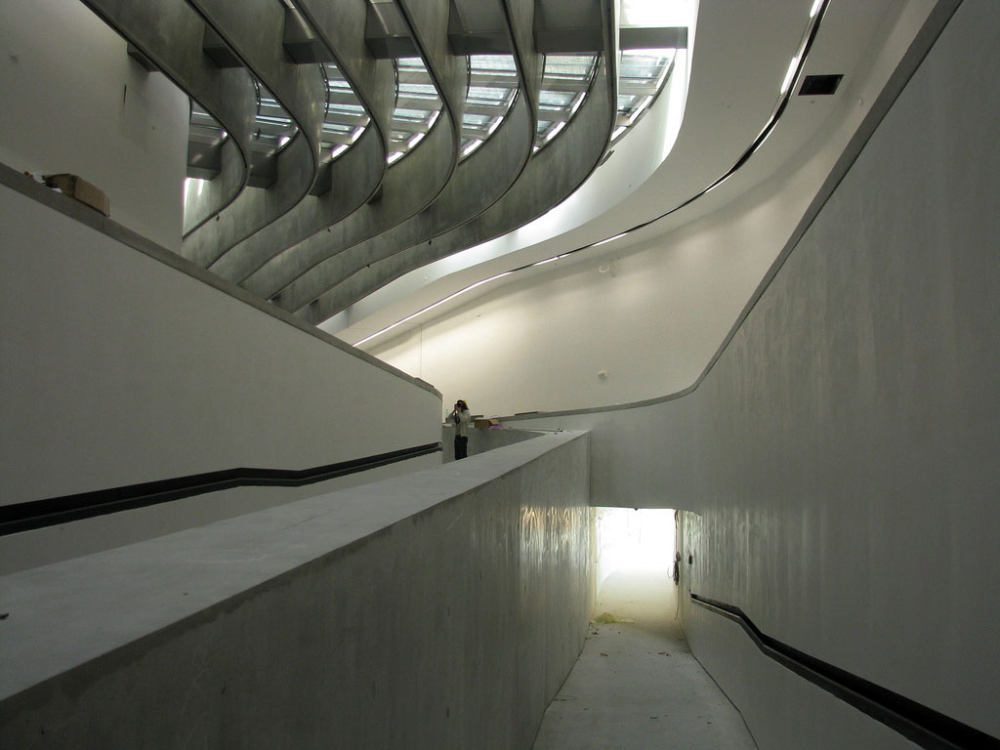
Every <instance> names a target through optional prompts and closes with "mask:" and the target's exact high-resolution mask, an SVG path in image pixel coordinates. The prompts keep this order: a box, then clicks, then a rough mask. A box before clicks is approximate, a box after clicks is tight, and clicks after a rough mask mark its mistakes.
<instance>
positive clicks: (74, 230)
mask: <svg viewBox="0 0 1000 750" xmlns="http://www.w3.org/2000/svg"><path fill="white" fill-rule="evenodd" d="M0 225H2V226H3V227H4V239H3V252H2V253H0V284H2V288H0V320H2V321H3V328H4V336H3V338H2V339H0V363H2V364H0V368H2V369H0V393H2V394H3V404H2V410H3V415H4V417H3V420H0V455H2V457H3V464H2V467H0V487H2V488H3V492H2V496H3V502H4V503H15V502H24V501H28V500H36V499H40V498H45V497H51V496H59V495H64V494H69V493H78V492H85V491H89V490H100V489H106V488H110V487H116V486H120V485H128V484H133V483H138V482H147V481H153V480H158V479H167V478H170V477H178V476H184V475H188V474H196V473H201V472H208V471H217V470H222V469H232V468H238V467H260V468H283V469H303V468H309V467H314V466H320V465H324V464H330V463H336V462H339V461H346V460H350V459H356V458H362V457H365V456H369V455H373V454H378V453H384V452H388V451H391V450H396V449H400V448H408V447H412V446H416V445H422V444H426V443H436V442H438V441H439V440H440V419H441V413H442V411H441V400H440V396H439V395H438V394H437V393H436V392H434V391H433V390H432V389H430V388H429V387H425V386H421V385H420V384H417V383H415V382H413V381H412V380H411V379H408V378H404V377H402V376H401V373H398V372H395V371H392V370H391V369H390V368H386V367H379V366H376V365H375V364H373V363H372V362H371V361H369V360H366V359H365V358H363V357H362V356H360V355H356V354H355V353H353V352H351V351H348V347H343V346H336V345H334V344H333V343H331V342H330V341H328V340H324V339H322V338H320V337H319V336H317V335H313V334H311V333H309V332H307V331H305V330H302V329H300V328H298V327H296V326H294V325H291V324H290V323H288V322H285V321H283V320H281V319H279V318H277V317H274V316H272V315H270V314H268V313H267V312H264V311H263V310H260V309H257V308H256V307H254V306H252V305H250V304H248V303H246V302H243V301H241V300H240V299H237V298H236V297H233V296H230V295H228V294H225V293H222V292H220V291H219V289H216V288H213V287H212V286H209V285H208V284H207V283H205V282H204V281H201V280H200V277H198V272H197V271H196V270H195V269H191V270H190V273H192V274H195V275H194V276H192V275H189V274H188V273H184V272H182V271H180V270H177V269H176V268H173V267H171V266H169V265H167V264H165V263H164V262H161V261H159V260H157V259H156V258H155V257H153V256H151V255H148V254H145V253H142V252H138V251H137V250H135V249H133V248H132V247H129V246H128V245H125V244H123V243H122V242H120V241H117V240H115V239H112V238H111V237H109V236H108V235H105V234H103V233H101V232H99V231H96V230H95V229H92V228H90V227H88V226H85V225H84V224H82V223H79V222H77V221H74V220H73V219H70V218H69V217H67V216H65V215H63V214H61V213H58V212H56V211H54V210H52V209H50V208H48V207H46V206H45V205H42V204H41V203H38V202H36V201H34V200H32V199H31V198H28V197H26V196H25V195H22V194H20V193H18V192H15V191H14V190H11V189H8V188H2V189H0ZM150 252H152V253H153V254H154V255H157V254H158V255H159V256H160V257H164V258H165V259H166V260H169V261H173V262H175V263H177V264H179V265H180V266H181V267H185V266H186V264H185V262H184V261H181V260H180V259H176V258H174V257H173V256H171V255H170V254H169V253H167V252H166V251H165V250H162V249H157V248H155V247H154V248H152V249H151V250H150ZM201 273H202V275H204V273H203V272H201Z"/></svg>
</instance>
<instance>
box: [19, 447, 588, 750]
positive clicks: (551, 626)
mask: <svg viewBox="0 0 1000 750" xmlns="http://www.w3.org/2000/svg"><path fill="white" fill-rule="evenodd" d="M588 460H589V439H588V436H587V435H586V433H562V434H558V435H547V436H543V437H540V438H539V439H537V440H529V441H524V442H520V443H518V444H516V445H511V446H507V447H505V448H500V449H497V450H493V451H490V452H488V453H483V454H480V455H478V456H472V457H470V458H469V459H468V460H465V461H461V462H456V463H452V464H449V465H447V466H441V467H436V468H434V469H428V470H425V471H419V472H414V473H413V474H410V475H408V476H405V477H400V478H395V479H390V480H386V481H383V482H376V483H372V484H368V485H364V486H362V487H358V488H354V489H351V490H345V491H342V492H337V493H331V494H327V495H322V496H317V497H313V498H309V499H306V500H302V501H299V502H297V503H293V504H291V505H287V506H284V507H281V508H274V509H269V510H265V511H261V512H259V513H253V514H250V515H246V516H242V517H240V518H237V519H232V520H228V521H221V522H218V523H214V524H209V525H207V526H204V527H201V528H198V529H191V530H187V531H183V532H179V533H176V534H172V535H169V536H165V537H161V538H158V539H154V540H150V541H147V542H143V543H140V544H135V545H130V546H127V547H121V548H118V549H114V550H109V551H106V552H102V553H98V554H95V555H91V556H88V557H84V558H79V559H76V560H70V561H66V562H62V563H57V564H53V565H48V566H44V567H40V568H34V569H32V570H27V571H23V572H20V573H16V574H12V575H9V576H6V577H3V578H0V615H2V619H0V664H3V671H2V676H0V736H2V737H3V738H4V744H5V746H10V747H29V746H30V747H37V748H43V747H58V748H78V747H79V748H83V747H130V748H132V747H135V748H138V747H156V748H173V747H190V746H198V747H225V748H260V747H268V748H286V747H287V748H296V749H297V750H300V749H301V748H312V747H324V748H331V747H333V748H352V750H353V749H355V748H478V749H483V750H487V749H489V748H503V749H504V750H507V749H509V748H527V747H529V746H530V744H531V741H532V738H533V737H534V734H535V731H536V730H537V727H538V725H539V722H540V721H541V717H542V714H543V712H544V710H545V707H546V705H547V704H548V702H549V700H551V698H552V697H553V696H554V695H555V693H556V691H557V690H558V688H559V685H560V684H561V682H562V680H563V679H564V677H565V675H566V674H567V673H568V671H569V670H570V668H571V667H572V665H573V663H574V661H575V659H576V657H577V655H578V653H579V650H580V648H581V645H582V642H583V638H584V634H585V632H586V630H585V629H586V626H587V621H588V616H589V607H590V601H589V599H590V590H591V587H590V573H589V569H590V565H589V560H590V533H589V506H588V500H589V486H588V481H589V480H588V475H589V472H588V471H587V464H588Z"/></svg>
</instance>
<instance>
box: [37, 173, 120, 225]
mask: <svg viewBox="0 0 1000 750" xmlns="http://www.w3.org/2000/svg"><path fill="white" fill-rule="evenodd" d="M42 179H43V180H45V184H46V185H48V186H49V187H50V188H58V189H59V190H60V191H62V192H63V193H65V194H66V195H68V196H69V197H70V198H75V199H76V200H78V201H80V203H83V204H86V205H88V206H90V207H91V208H93V209H95V210H97V211H100V212H101V213H102V214H104V215H105V216H110V215H111V201H109V200H108V196H106V195H105V194H104V191H103V190H101V189H100V188H98V187H97V186H96V185H91V184H90V183H89V182H87V181H86V180H84V179H82V178H80V177H77V176H76V175H75V174H47V175H44V176H43V177H42Z"/></svg>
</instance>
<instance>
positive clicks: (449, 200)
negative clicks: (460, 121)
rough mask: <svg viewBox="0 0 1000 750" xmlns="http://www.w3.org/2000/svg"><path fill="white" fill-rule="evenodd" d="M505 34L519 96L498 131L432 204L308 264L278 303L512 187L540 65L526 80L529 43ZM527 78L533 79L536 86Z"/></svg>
mask: <svg viewBox="0 0 1000 750" xmlns="http://www.w3.org/2000/svg"><path fill="white" fill-rule="evenodd" d="M528 10H529V12H528V13H522V14H520V15H519V16H517V22H518V23H520V24H521V25H522V26H526V29H524V28H522V31H525V30H526V32H527V35H528V39H529V40H530V33H531V22H532V14H531V12H530V8H529V9H528ZM507 17H508V18H510V17H509V16H507ZM507 33H508V37H509V39H510V41H511V48H512V51H513V53H514V58H515V60H516V63H517V69H518V77H519V95H518V97H517V99H516V101H515V103H514V104H513V106H512V107H511V109H510V111H509V112H508V113H507V116H506V117H505V119H504V121H503V123H502V124H501V126H500V128H499V129H498V130H497V132H495V133H494V134H493V136H492V137H491V138H490V139H488V140H487V141H486V143H485V144H483V146H482V147H481V148H480V149H479V150H478V151H476V153H475V154H473V155H472V156H470V157H469V158H467V159H465V160H464V161H462V162H461V163H460V164H459V165H458V168H457V169H456V170H455V173H454V175H453V176H452V178H451V180H449V182H448V184H447V186H445V189H444V190H443V191H441V194H440V195H439V196H438V199H437V200H436V201H435V202H434V203H433V204H432V205H431V206H429V207H428V208H427V209H425V210H424V211H422V212H421V213H419V214H417V215H416V216H413V217H411V218H410V219H408V220H407V221H405V222H403V223H402V224H400V225H398V226H396V227H393V228H392V229H391V230H389V231H388V232H384V233H382V234H380V235H379V236H377V237H374V238H371V239H368V240H365V241H364V242H362V243H359V244H357V245H355V246H353V247H351V248H348V249H346V250H344V251H342V252H340V253H337V254H336V255H333V256H332V257H330V258H328V259H327V260H326V261H324V262H323V263H321V264H319V265H317V266H316V267H315V268H313V269H311V270H310V271H309V273H308V274H307V275H306V276H304V277H302V278H300V279H298V280H297V281H296V282H295V284H294V285H293V286H292V287H290V288H289V289H287V290H286V291H284V292H283V293H282V295H281V298H280V305H281V306H282V307H284V308H285V309H287V310H296V309H298V308H300V307H302V306H303V305H305V304H307V303H309V302H310V301H312V300H313V299H315V298H316V297H317V296H319V295H320V294H322V293H323V292H324V291H325V290H327V289H329V288H330V287H331V286H334V285H336V284H337V283H338V282H340V281H341V280H342V279H344V278H346V277H348V276H350V275H352V274H353V273H356V272H357V271H359V270H360V269H362V268H365V267H366V266H368V265H370V264H372V263H376V262H378V261H380V260H383V259H385V258H388V257H389V256H391V255H394V254H395V253H398V252H403V251H406V250H408V249H409V248H413V247H414V246H416V245H419V244H420V243H423V242H427V241H428V240H430V239H431V238H433V237H435V236H436V235H439V234H442V233H444V232H447V231H449V230H451V229H454V228H455V227H458V226H461V225H462V224H464V223H466V222H468V221H470V220H472V219H473V218H475V217H476V216H478V215H479V214H481V213H482V212H483V211H485V210H486V209H487V208H489V207H490V206H491V205H493V203H495V202H496V201H497V200H499V199H500V198H501V197H502V196H503V195H504V193H506V192H507V190H509V189H510V187H511V185H513V184H514V181H515V180H516V179H517V178H518V177H519V176H520V174H521V172H522V170H523V169H524V167H525V165H526V164H527V162H528V159H529V158H530V157H531V149H532V145H533V143H534V136H535V124H536V118H535V114H534V112H535V110H536V106H535V103H536V102H537V101H538V88H537V81H533V78H535V77H536V76H534V72H535V71H536V70H537V67H538V66H537V61H536V64H535V65H534V66H530V70H531V73H530V74H529V77H528V78H527V79H526V76H525V64H524V60H523V59H522V58H523V57H524V56H525V54H527V55H532V54H533V52H532V50H531V49H530V48H529V49H528V50H526V51H525V50H523V48H522V47H520V46H519V40H518V38H516V37H515V36H514V34H513V30H512V29H511V28H510V26H509V23H508V28H507ZM521 40H523V35H521ZM529 80H532V81H533V85H534V89H532V85H529V83H528V81H529Z"/></svg>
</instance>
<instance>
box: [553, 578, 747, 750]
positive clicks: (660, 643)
mask: <svg viewBox="0 0 1000 750" xmlns="http://www.w3.org/2000/svg"><path fill="white" fill-rule="evenodd" d="M675 614H676V596H675V589H674V586H673V583H672V581H671V580H670V579H669V578H668V577H667V576H666V575H665V574H664V573H662V572H649V571H629V572H617V573H614V574H612V575H611V576H609V577H608V579H607V580H606V581H605V583H604V584H603V586H602V587H601V590H600V591H599V592H598V597H597V604H596V607H595V615H594V622H593V624H592V626H591V628H590V631H589V635H588V638H587V641H586V643H585V645H584V648H583V652H582V653H581V654H580V658H579V660H578V661H577V663H576V666H575V667H574V668H573V671H572V672H571V673H570V675H569V677H568V678H567V680H566V682H565V683H564V684H563V686H562V689H561V690H560V691H559V693H558V695H557V696H556V697H555V699H554V700H553V701H552V703H551V704H550V705H549V707H548V710H547V711H546V712H545V717H544V719H543V720H542V726H541V729H540V730H539V732H538V736H537V737H536V739H535V744H534V746H533V750H646V749H647V748H649V749H650V750H652V749H654V748H655V750H670V749H671V748H683V749H684V750H699V749H700V748H705V749H706V750H708V749H710V750H754V749H755V748H756V747H757V745H756V744H755V742H754V740H753V738H752V737H751V736H750V733H749V732H748V731H747V728H746V725H745V724H744V723H743V719H742V717H741V716H740V714H739V712H738V711H737V710H736V708H735V707H734V706H733V705H732V704H731V703H730V702H729V700H728V699H727V698H726V696H725V695H724V694H723V693H722V691H721V690H720V689H719V688H718V686H717V685H716V684H715V683H714V682H713V681H712V678H711V677H709V676H708V674H707V673H706V672H705V670H704V669H702V667H701V665H700V664H699V663H698V662H697V660H695V658H694V657H693V656H692V655H691V652H690V651H689V650H688V647H687V643H686V641H685V640H684V634H683V632H682V631H681V629H680V626H679V625H678V624H677V622H676V621H675V619H674V617H675Z"/></svg>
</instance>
